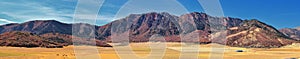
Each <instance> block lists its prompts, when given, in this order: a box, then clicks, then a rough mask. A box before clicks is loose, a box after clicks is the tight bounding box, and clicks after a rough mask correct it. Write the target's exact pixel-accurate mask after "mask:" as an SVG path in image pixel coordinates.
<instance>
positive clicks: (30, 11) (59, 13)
mask: <svg viewBox="0 0 300 59" xmlns="http://www.w3.org/2000/svg"><path fill="white" fill-rule="evenodd" d="M45 3H47V2H37V1H23V0H19V1H1V2H0V7H1V8H0V10H1V11H0V13H1V14H4V15H7V16H10V17H14V18H16V19H21V20H22V21H28V20H35V19H39V20H43V19H45V20H48V19H56V20H60V21H68V20H72V16H73V14H72V13H73V12H72V10H73V9H60V10H58V8H59V6H55V7H52V6H46V5H43V4H45ZM70 11H71V12H70ZM0 17H1V16H0ZM8 20H10V19H8Z"/></svg>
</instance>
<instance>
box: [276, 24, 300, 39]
mask: <svg viewBox="0 0 300 59" xmlns="http://www.w3.org/2000/svg"><path fill="white" fill-rule="evenodd" d="M279 31H280V32H282V33H284V34H285V35H286V36H289V37H290V38H293V39H295V40H297V41H300V27H298V28H283V29H280V30H279Z"/></svg>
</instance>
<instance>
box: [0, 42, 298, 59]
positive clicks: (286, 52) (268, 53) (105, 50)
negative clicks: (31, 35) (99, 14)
mask: <svg viewBox="0 0 300 59" xmlns="http://www.w3.org/2000/svg"><path fill="white" fill-rule="evenodd" d="M149 44H150V43H149V42H147V43H130V46H131V48H132V51H134V53H136V55H137V56H139V57H146V56H148V55H149V54H150V52H151V49H150V46H149ZM152 44H160V43H152ZM198 46H199V54H198V58H199V59H208V58H210V57H213V56H211V55H220V56H222V54H224V56H223V58H224V59H288V58H300V46H299V44H293V45H289V46H285V47H282V48H238V47H228V46H222V45H218V44H206V45H198ZM212 46H220V47H225V48H224V53H223V52H217V53H211V52H212V51H214V50H212V49H211V47H212ZM85 47H88V46H79V49H80V48H85ZM181 47H182V48H189V47H186V46H184V45H181V43H170V42H169V43H166V50H165V53H164V54H165V55H164V56H163V59H178V58H180V57H179V56H180V51H179V50H180V49H181ZM97 49H98V51H99V56H100V57H101V59H120V57H119V56H118V55H117V52H116V51H115V49H114V48H110V47H97ZM118 50H122V49H120V48H119V49H118ZM238 50H242V51H243V52H237V51H238ZM153 52H154V51H153ZM161 53H162V52H161ZM151 58H160V57H151ZM0 59H75V53H74V46H67V47H64V48H20V47H0Z"/></svg>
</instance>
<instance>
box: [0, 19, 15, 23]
mask: <svg viewBox="0 0 300 59" xmlns="http://www.w3.org/2000/svg"><path fill="white" fill-rule="evenodd" d="M0 21H3V22H6V23H16V22H14V21H10V20H7V19H0Z"/></svg>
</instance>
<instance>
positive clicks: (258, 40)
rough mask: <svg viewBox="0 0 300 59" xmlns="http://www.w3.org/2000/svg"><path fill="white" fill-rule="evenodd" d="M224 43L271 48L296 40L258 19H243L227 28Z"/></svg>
mask: <svg viewBox="0 0 300 59" xmlns="http://www.w3.org/2000/svg"><path fill="white" fill-rule="evenodd" d="M228 33H229V34H228V35H227V37H226V38H227V42H226V45H229V46H237V47H255V48H266V47H267V48H273V47H281V46H285V45H289V44H292V43H294V42H296V41H294V40H292V39H290V38H289V37H287V36H285V35H284V34H282V33H281V32H279V31H278V30H276V29H275V28H273V27H272V26H270V25H267V24H265V23H262V22H260V21H258V20H245V21H244V22H243V24H242V25H241V26H238V27H236V29H231V30H228Z"/></svg>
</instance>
